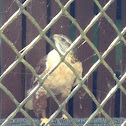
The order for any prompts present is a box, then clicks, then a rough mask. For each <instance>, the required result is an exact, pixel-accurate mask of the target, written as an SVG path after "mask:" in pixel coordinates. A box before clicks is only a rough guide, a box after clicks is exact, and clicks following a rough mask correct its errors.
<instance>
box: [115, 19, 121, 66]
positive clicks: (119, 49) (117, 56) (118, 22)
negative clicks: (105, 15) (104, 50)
mask: <svg viewBox="0 0 126 126" xmlns="http://www.w3.org/2000/svg"><path fill="white" fill-rule="evenodd" d="M116 26H117V28H118V29H119V31H121V29H122V22H121V20H118V19H117V21H116ZM121 60H122V43H121V41H119V44H118V45H117V46H116V64H118V65H119V64H120V63H121Z"/></svg>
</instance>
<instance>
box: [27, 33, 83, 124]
mask: <svg viewBox="0 0 126 126" xmlns="http://www.w3.org/2000/svg"><path fill="white" fill-rule="evenodd" d="M52 39H53V41H54V43H55V46H56V48H57V49H58V51H59V52H60V53H61V54H62V55H64V54H65V52H66V51H67V49H68V48H69V47H70V45H71V44H72V41H71V40H70V39H69V38H68V37H66V36H64V35H62V34H55V35H53V36H52ZM60 60H61V57H60V55H59V53H58V52H57V51H56V50H55V49H53V50H52V51H50V52H49V53H48V54H47V55H46V56H45V57H44V58H42V59H41V60H40V62H39V63H38V65H37V66H36V68H35V70H36V72H37V74H38V75H39V76H40V77H41V78H42V77H43V76H44V75H45V74H46V73H48V71H49V70H50V69H51V68H52V67H53V66H54V65H55V64H56V63H58V62H59V61H60ZM65 60H66V61H67V62H68V63H69V64H70V65H71V66H72V67H73V68H74V69H75V70H76V72H77V74H78V75H79V76H82V71H83V68H82V63H81V62H80V61H79V60H78V59H77V57H76V54H75V49H72V50H71V51H70V52H69V53H68V54H67V56H66V57H65ZM32 83H33V84H32V85H33V87H32V88H31V89H29V90H28V91H27V95H29V94H30V92H31V91H32V89H33V88H34V87H35V86H36V85H37V84H38V81H36V78H35V77H33V79H32ZM44 84H45V85H46V86H47V87H48V88H50V89H51V90H52V92H53V93H54V94H55V95H56V96H57V95H58V96H60V102H61V103H62V102H63V101H64V100H65V99H66V98H67V96H68V95H69V93H70V91H71V89H72V87H73V86H76V85H77V84H78V79H77V78H76V76H75V74H74V73H73V71H72V70H71V69H70V68H69V67H68V66H67V65H66V64H65V63H64V62H62V63H61V64H60V65H59V66H58V67H57V68H56V69H55V70H54V71H53V72H52V73H51V74H50V75H49V76H48V77H47V79H46V80H45V81H44ZM48 97H50V95H49V94H48V93H47V91H46V90H45V89H44V88H43V87H42V86H41V87H40V88H39V89H38V91H37V92H36V93H35V94H34V96H33V97H32V98H31V99H30V100H29V101H28V102H27V103H26V104H25V108H27V109H29V110H33V111H34V113H35V115H36V116H37V117H42V119H43V120H42V123H41V125H42V124H44V123H46V121H47V117H46V107H47V98H48ZM62 117H64V118H66V116H65V115H64V114H63V115H62Z"/></svg>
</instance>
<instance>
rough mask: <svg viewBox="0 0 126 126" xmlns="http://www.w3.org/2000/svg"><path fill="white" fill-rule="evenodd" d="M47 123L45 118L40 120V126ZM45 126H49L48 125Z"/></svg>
mask: <svg viewBox="0 0 126 126" xmlns="http://www.w3.org/2000/svg"><path fill="white" fill-rule="evenodd" d="M47 122H48V119H47V118H41V123H40V126H44V125H45V124H46V123H47ZM47 126H50V125H49V124H48V125H47Z"/></svg>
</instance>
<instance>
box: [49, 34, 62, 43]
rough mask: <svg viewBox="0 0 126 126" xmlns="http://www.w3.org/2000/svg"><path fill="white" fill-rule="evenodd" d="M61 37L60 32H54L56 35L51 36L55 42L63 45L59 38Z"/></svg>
mask: <svg viewBox="0 0 126 126" xmlns="http://www.w3.org/2000/svg"><path fill="white" fill-rule="evenodd" d="M59 37H60V36H59V35H58V34H54V35H52V36H51V38H53V40H54V42H55V43H58V44H61V45H62V43H61V41H60V40H59Z"/></svg>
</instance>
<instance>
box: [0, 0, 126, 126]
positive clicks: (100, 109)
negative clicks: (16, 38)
mask: <svg viewBox="0 0 126 126" xmlns="http://www.w3.org/2000/svg"><path fill="white" fill-rule="evenodd" d="M114 1H115V0H109V1H108V2H107V3H106V4H105V6H104V7H102V6H101V5H100V3H99V2H98V0H94V3H95V4H96V5H97V7H98V8H99V10H100V11H99V13H97V14H96V16H95V17H94V18H93V19H92V20H91V22H90V23H89V24H88V25H87V27H86V28H85V29H84V30H83V29H82V28H81V27H80V25H79V24H78V22H77V21H76V20H75V19H74V18H73V17H72V16H71V15H70V13H69V12H68V11H67V9H68V7H69V6H70V5H71V3H72V2H74V0H69V1H68V2H67V3H66V4H65V5H62V3H61V2H60V0H55V1H54V2H56V3H57V4H58V5H59V7H60V9H61V11H60V12H59V13H58V14H57V15H56V16H55V17H54V18H53V19H52V20H51V21H50V22H49V23H48V25H47V26H46V27H45V28H44V29H42V28H41V27H40V25H39V24H38V23H37V21H36V20H35V19H34V18H33V17H32V16H31V15H30V13H28V11H27V10H26V9H25V7H27V5H28V4H29V3H30V2H31V0H26V1H25V2H24V3H23V4H22V3H21V2H20V1H19V0H15V1H14V2H16V3H17V5H18V7H19V9H18V10H17V11H16V12H15V13H14V14H13V15H12V16H11V17H10V18H9V19H8V20H7V21H6V22H5V23H4V24H3V25H2V26H1V28H0V37H1V38H2V39H3V40H4V41H5V42H6V43H7V44H8V45H9V46H10V47H11V49H12V50H13V51H14V53H15V54H16V55H17V59H16V60H15V61H14V62H13V63H12V64H11V65H10V66H9V67H8V68H7V69H6V70H5V71H4V72H3V73H2V75H1V76H0V88H1V90H2V91H4V92H5V93H6V94H7V95H8V97H10V99H11V100H12V101H13V102H14V103H15V105H16V106H17V107H16V109H15V110H14V111H13V112H12V113H11V114H10V115H9V116H8V117H7V118H6V119H5V120H4V122H3V123H2V124H1V126H5V125H6V124H8V123H9V122H10V121H11V120H12V119H13V118H14V117H15V116H16V114H17V113H18V112H21V113H22V114H23V115H24V117H26V118H27V119H28V120H29V121H30V122H31V123H32V125H34V126H36V123H35V121H34V120H33V119H32V117H31V116H30V115H29V114H28V113H27V112H26V111H25V110H24V109H23V108H22V107H23V106H24V104H25V103H26V102H27V101H28V100H29V99H30V98H31V97H32V96H33V95H34V93H35V92H36V91H37V90H38V89H39V88H40V87H41V86H43V88H44V89H45V90H46V91H47V92H48V93H49V94H50V95H51V96H52V98H53V99H54V100H55V102H56V103H57V105H58V109H57V110H56V111H55V112H54V113H53V114H52V115H51V116H50V118H49V120H48V123H47V124H46V126H47V125H48V124H49V123H50V122H51V121H52V120H54V119H55V118H56V117H57V115H58V114H59V113H60V112H61V111H62V112H63V113H64V114H65V115H66V116H67V117H68V119H69V120H70V122H71V123H72V125H73V126H77V124H76V122H75V120H74V119H73V118H72V117H71V116H70V114H69V113H68V112H67V111H66V110H65V109H64V106H65V105H66V104H67V103H68V101H69V100H70V98H71V97H73V96H74V95H75V94H76V92H77V91H78V90H79V89H80V88H83V89H84V90H85V92H86V93H87V94H88V95H89V96H90V97H91V99H92V101H93V102H94V103H95V104H96V106H97V107H96V110H95V111H94V112H93V113H92V114H91V115H90V117H89V118H88V119H87V120H86V122H84V124H83V125H84V126H86V125H88V124H90V122H92V120H93V119H94V118H95V117H96V116H97V115H98V114H99V113H102V114H103V115H104V117H105V118H106V119H107V120H108V122H109V124H110V125H112V126H114V125H115V123H114V121H113V120H112V119H111V117H110V116H109V115H108V114H107V113H106V112H105V111H104V109H103V107H104V106H105V104H106V103H107V102H108V101H109V99H110V98H111V97H112V96H113V95H114V94H115V92H116V91H117V90H118V89H120V90H121V91H122V92H123V93H124V94H125V95H126V89H125V88H124V86H123V85H122V83H123V82H124V81H125V79H126V73H124V74H123V75H122V76H121V78H120V79H119V78H118V77H117V76H116V73H115V72H114V71H113V69H112V68H111V67H110V66H109V65H108V63H107V62H106V61H105V58H106V57H107V56H108V54H109V53H110V52H111V51H112V50H113V49H114V47H116V46H117V45H118V44H120V43H124V44H126V40H125V38H124V37H123V36H124V34H125V33H126V27H124V28H123V30H122V31H119V30H118V28H117V26H116V24H115V23H114V22H113V20H112V19H111V18H110V17H109V16H108V15H107V14H106V10H107V9H108V8H109V6H110V5H111V4H112V3H113V2H114ZM21 14H24V15H25V16H26V18H27V19H28V20H29V21H31V22H32V23H33V24H34V26H35V27H36V28H37V29H38V31H39V35H38V36H37V37H35V38H34V40H33V41H31V43H30V44H29V45H27V46H26V47H25V48H24V49H23V50H22V51H21V52H19V51H18V50H17V48H16V47H15V46H14V45H13V43H12V42H11V41H10V40H9V39H8V38H7V37H6V36H5V35H4V33H3V32H4V30H5V29H6V28H7V27H9V25H10V24H11V23H12V22H14V20H16V19H17V17H18V16H19V15H21ZM63 15H65V16H66V17H67V18H68V19H69V20H70V21H71V22H72V23H73V24H74V25H75V27H76V28H77V29H78V30H79V32H80V35H79V36H78V37H77V38H76V39H75V41H74V42H73V44H72V45H71V46H70V48H69V49H68V50H67V52H66V53H65V54H64V55H61V54H60V52H59V51H58V50H57V48H56V47H55V45H54V43H53V42H52V41H51V40H50V39H49V38H48V37H47V36H46V33H47V32H48V30H49V29H50V28H51V27H52V26H53V25H54V24H55V23H56V22H57V21H58V20H59V19H60V18H61V16H63ZM101 17H105V19H106V20H107V21H108V22H109V23H110V24H111V26H112V27H113V29H114V30H115V31H116V33H117V37H116V38H115V39H114V40H113V41H112V42H111V44H110V45H109V47H108V48H107V49H106V50H105V51H104V52H103V54H101V53H100V52H99V51H98V49H97V48H96V46H95V45H94V44H93V43H92V42H91V40H90V39H89V38H88V37H87V32H88V31H89V30H90V29H91V28H92V27H93V26H94V25H95V23H96V22H97V21H98V20H99V19H100V18H101ZM42 38H44V39H45V40H46V41H47V42H48V43H49V44H50V45H51V46H52V48H54V49H55V50H56V51H57V52H58V53H59V54H60V56H61V61H60V62H59V63H57V64H55V66H54V67H53V68H52V69H51V70H50V71H49V72H48V73H47V74H46V75H45V76H44V77H43V78H40V77H39V75H38V74H37V73H36V71H35V70H34V68H33V67H32V66H31V65H30V64H29V63H28V62H27V61H26V60H25V58H24V57H25V55H26V54H27V53H28V52H29V51H30V50H32V48H33V47H34V46H35V45H36V44H37V43H38V42H39V41H40V40H41V39H42ZM82 39H84V40H85V41H86V43H87V44H88V45H89V46H90V47H91V48H92V49H93V51H94V53H95V54H96V55H97V57H98V60H97V61H96V62H95V63H94V64H93V65H92V67H91V68H90V69H89V71H88V72H87V73H86V74H85V75H84V76H83V77H80V76H79V75H78V74H77V73H76V70H75V69H74V68H73V67H72V66H71V65H70V64H69V63H68V62H66V61H65V60H64V59H65V57H66V56H67V54H68V53H69V52H70V51H71V50H72V49H73V48H75V47H76V46H77V45H78V44H79V43H80V42H81V40H82ZM20 62H21V63H23V64H24V65H25V67H26V68H27V69H29V70H30V71H31V72H32V73H33V75H34V76H35V77H36V78H37V79H38V80H40V81H39V84H38V85H37V86H36V87H35V88H34V89H33V91H32V93H31V94H30V95H28V96H27V97H26V98H25V99H24V100H23V101H22V102H20V103H19V102H18V101H17V100H16V98H15V97H14V96H13V94H12V93H11V91H9V90H8V89H7V88H6V87H5V86H4V85H3V84H2V80H3V79H4V78H5V77H6V76H7V75H8V74H10V72H11V71H12V70H13V69H14V68H15V67H16V66H17V65H18V64H19V63H20ZM62 62H64V63H65V64H66V65H67V66H68V67H69V68H70V69H71V70H72V71H73V72H74V74H75V75H76V77H77V78H78V80H79V81H80V82H79V83H78V85H77V86H76V87H75V88H74V89H73V90H72V91H71V93H70V94H69V96H68V97H67V98H66V99H65V101H64V102H63V103H62V104H61V103H60V102H59V101H58V100H57V98H56V96H55V94H54V93H53V92H52V91H51V90H50V89H49V88H48V87H47V86H46V85H44V81H45V80H46V79H47V77H48V76H49V75H50V74H51V73H52V72H53V71H54V70H55V69H56V68H57V67H58V66H59V65H60V64H61V63H62ZM100 64H103V65H104V66H105V68H106V69H107V70H108V71H109V72H110V74H111V75H112V77H113V78H114V80H115V81H116V85H115V86H114V87H112V88H111V90H110V91H109V92H108V94H107V95H106V97H105V98H104V100H103V101H102V102H101V103H100V102H99V101H98V100H97V99H96V97H95V95H94V94H93V93H92V91H91V90H90V89H89V88H88V87H87V85H86V84H85V82H86V81H87V80H88V78H89V77H90V76H91V75H92V74H93V72H94V71H95V70H96V69H97V68H98V67H99V65H100ZM124 125H126V121H124V122H123V123H122V126H124Z"/></svg>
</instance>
